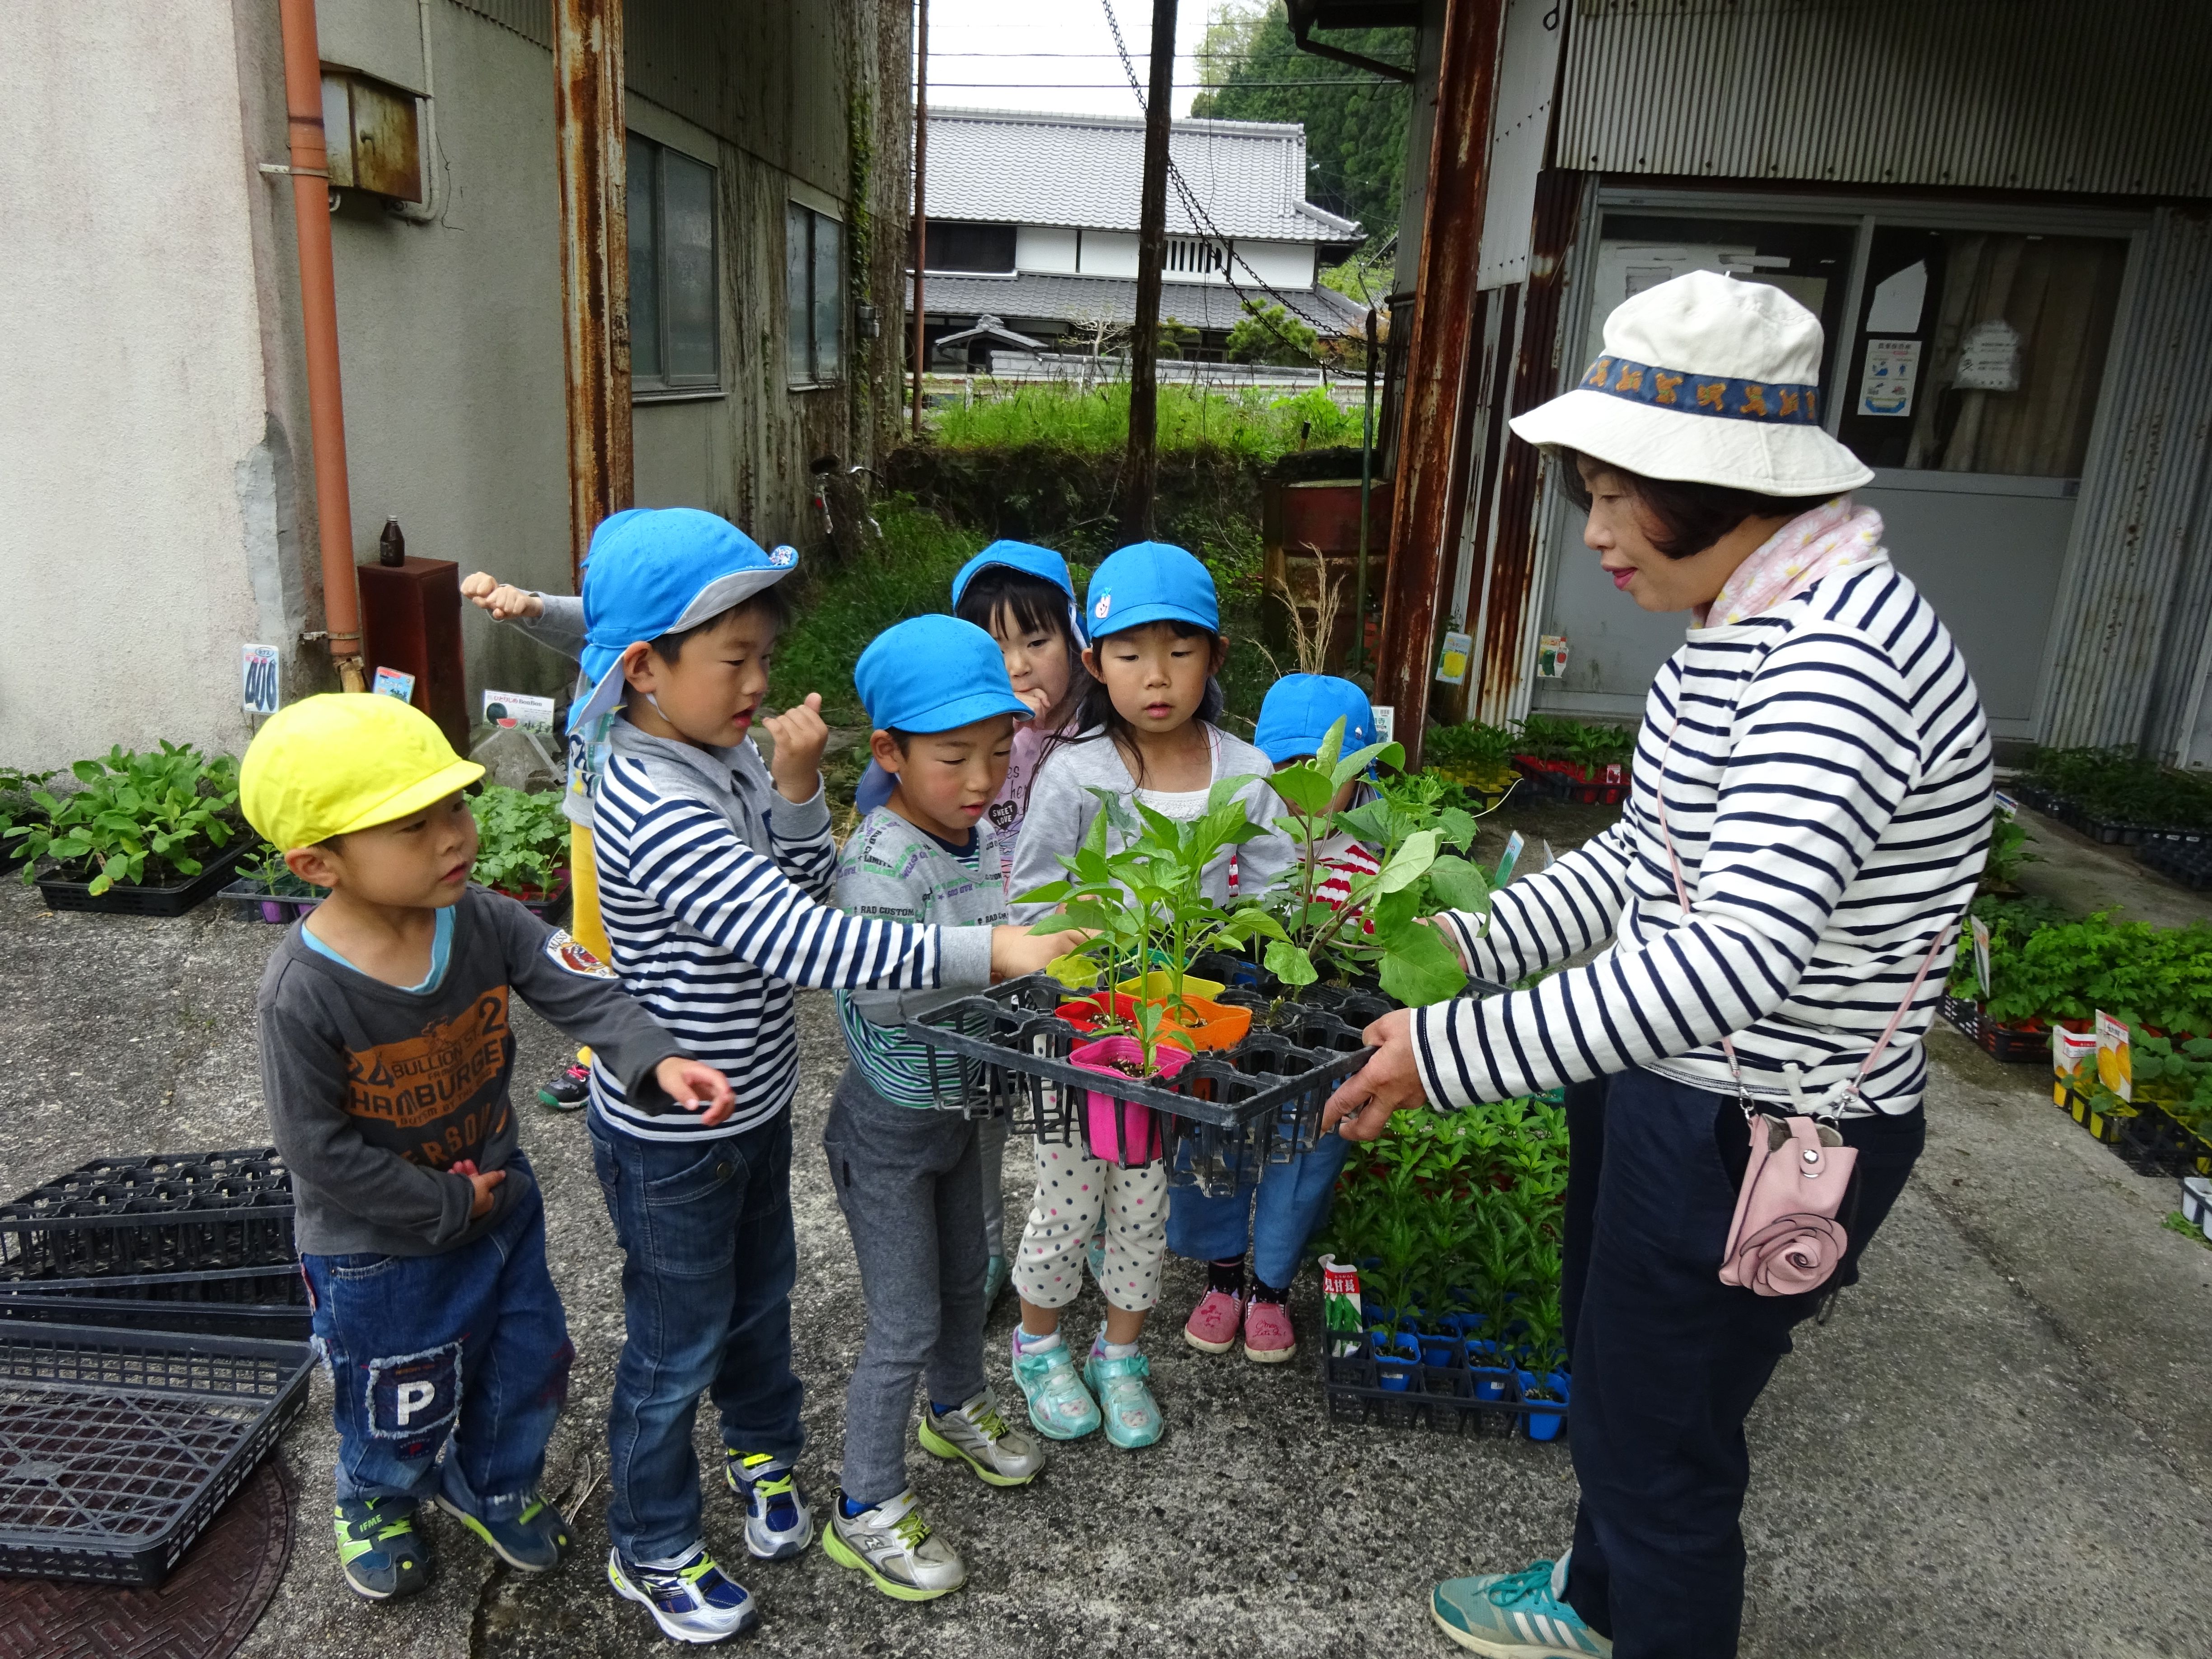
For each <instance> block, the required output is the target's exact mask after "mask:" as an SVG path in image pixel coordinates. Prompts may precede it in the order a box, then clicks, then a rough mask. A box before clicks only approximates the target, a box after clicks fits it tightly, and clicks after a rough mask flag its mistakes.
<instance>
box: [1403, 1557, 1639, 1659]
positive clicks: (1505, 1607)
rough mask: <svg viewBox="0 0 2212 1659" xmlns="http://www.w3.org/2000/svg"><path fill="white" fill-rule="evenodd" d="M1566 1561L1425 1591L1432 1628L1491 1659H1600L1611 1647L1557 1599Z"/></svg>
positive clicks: (1446, 1583) (1562, 1590)
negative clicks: (1434, 1624) (1434, 1627)
mask: <svg viewBox="0 0 2212 1659" xmlns="http://www.w3.org/2000/svg"><path fill="white" fill-rule="evenodd" d="M1566 1585H1567V1560H1566V1557H1565V1556H1561V1557H1560V1558H1559V1565H1557V1566H1554V1565H1553V1564H1552V1563H1551V1562H1549V1561H1539V1562H1537V1563H1535V1564H1534V1565H1532V1566H1528V1567H1525V1568H1523V1569H1522V1571H1519V1572H1491V1573H1485V1574H1483V1575H1482V1576H1481V1577H1477V1578H1449V1579H1446V1580H1445V1581H1444V1582H1443V1583H1441V1584H1439V1585H1437V1587H1436V1589H1433V1590H1431V1591H1430V1592H1429V1616H1430V1617H1431V1618H1432V1619H1434V1620H1436V1621H1437V1629H1438V1630H1440V1631H1442V1632H1443V1633H1444V1634H1445V1635H1447V1636H1449V1637H1450V1638H1451V1639H1452V1640H1453V1641H1455V1642H1456V1643H1458V1644H1460V1646H1462V1647H1463V1648H1466V1649H1468V1650H1469V1651H1471V1652H1474V1653H1482V1654H1488V1655H1490V1656H1492V1659H1605V1656H1607V1655H1609V1654H1611V1653H1612V1651H1613V1644H1612V1643H1611V1642H1610V1641H1608V1640H1607V1638H1604V1637H1602V1636H1600V1635H1599V1634H1598V1633H1597V1632H1595V1631H1594V1630H1592V1629H1591V1628H1590V1627H1589V1626H1588V1625H1585V1624H1584V1623H1583V1621H1582V1615H1581V1614H1579V1613H1577V1612H1576V1611H1575V1610H1574V1609H1573V1608H1572V1607H1569V1606H1568V1605H1567V1604H1566V1602H1565V1601H1563V1600H1562V1599H1561V1597H1562V1596H1563V1595H1565V1590H1566Z"/></svg>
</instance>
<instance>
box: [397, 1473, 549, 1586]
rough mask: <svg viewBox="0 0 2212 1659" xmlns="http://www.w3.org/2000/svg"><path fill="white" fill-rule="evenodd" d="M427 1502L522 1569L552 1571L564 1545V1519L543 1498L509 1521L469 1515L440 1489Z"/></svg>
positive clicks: (502, 1557)
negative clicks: (434, 1496)
mask: <svg viewBox="0 0 2212 1659" xmlns="http://www.w3.org/2000/svg"><path fill="white" fill-rule="evenodd" d="M431 1501H432V1502H433V1503H435V1504H437V1506H438V1507H439V1508H440V1509H441V1510H445V1512H446V1513H447V1514H448V1515H450V1516H453V1519H454V1520H456V1521H458V1522H460V1523H461V1524H462V1525H463V1526H465V1527H466V1528H468V1529H469V1530H470V1531H471V1532H472V1533H474V1534H476V1536H477V1541H478V1542H479V1543H481V1544H482V1545H483V1547H485V1548H486V1549H488V1550H489V1551H490V1552H491V1553H493V1554H494V1555H496V1556H497V1557H499V1559H501V1560H502V1561H504V1562H506V1563H507V1565H508V1566H510V1567H514V1568H517V1569H519V1570H520V1571H523V1572H550V1571H553V1569H554V1568H556V1567H557V1566H559V1565H561V1553H562V1551H563V1550H565V1549H567V1548H568V1518H567V1517H566V1516H563V1515H562V1513H561V1511H560V1510H556V1509H555V1508H554V1507H553V1506H552V1505H551V1504H548V1503H547V1502H545V1501H544V1499H543V1498H532V1499H531V1500H530V1502H529V1503H528V1504H526V1505H524V1506H523V1510H522V1513H521V1514H520V1515H518V1516H515V1517H514V1518H513V1520H512V1521H486V1520H484V1519H483V1518H482V1517H480V1516H474V1515H471V1514H470V1513H469V1512H468V1511H467V1510H465V1509H463V1508H462V1507H461V1506H460V1505H459V1504H456V1503H455V1502H454V1501H453V1499H452V1498H448V1497H447V1496H446V1495H445V1493H443V1492H440V1493H439V1494H438V1495H437V1497H436V1498H433V1499H432V1500H431Z"/></svg>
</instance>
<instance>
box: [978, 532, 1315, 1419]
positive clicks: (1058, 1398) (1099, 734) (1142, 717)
mask: <svg viewBox="0 0 2212 1659" xmlns="http://www.w3.org/2000/svg"><path fill="white" fill-rule="evenodd" d="M1085 600H1086V605H1085V624H1086V626H1087V627H1088V628H1089V629H1090V631H1091V645H1090V647H1089V648H1088V649H1087V650H1085V653H1084V658H1083V660H1084V666H1085V668H1086V669H1088V670H1089V671H1090V673H1091V678H1092V679H1093V680H1094V681H1095V682H1096V684H1095V685H1094V687H1093V688H1092V690H1091V692H1090V694H1089V695H1088V696H1085V698H1084V700H1083V705H1082V708H1080V710H1079V713H1078V714H1077V717H1076V722H1075V723H1076V730H1077V734H1078V735H1077V736H1076V737H1075V738H1073V739H1072V740H1069V741H1066V742H1064V743H1060V744H1056V745H1054V748H1053V749H1052V750H1051V752H1050V753H1049V754H1048V755H1047V756H1046V757H1045V759H1044V763H1043V764H1042V766H1041V767H1040V768H1039V769H1038V772H1037V775H1036V782H1035V783H1034V784H1033V785H1032V786H1031V787H1030V803H1029V814H1028V816H1027V817H1026V818H1025V819H1024V822H1023V824H1022V835H1021V841H1020V842H1019V844H1018V846H1017V847H1016V848H1015V850H1014V873H1013V891H1014V895H1015V902H1014V907H1013V913H1014V915H1015V917H1016V918H1017V919H1018V920H1022V921H1036V920H1039V919H1041V918H1042V917H1043V916H1045V915H1048V914H1049V913H1050V911H1051V909H1052V906H1051V905H1050V904H1048V903H1034V902H1033V903H1028V904H1024V903H1023V902H1022V899H1021V896H1022V895H1023V894H1024V893H1028V892H1030V891H1033V890H1036V888H1038V887H1041V886H1043V885H1044V884H1047V883H1048V882H1052V881H1054V880H1057V879H1059V878H1060V874H1061V870H1060V857H1061V855H1063V854H1072V853H1073V852H1074V851H1075V849H1076V848H1078V847H1079V846H1080V845H1081V844H1082V842H1083V839H1084V836H1085V833H1086V832H1087V831H1088V830H1089V829H1090V828H1091V822H1092V820H1093V819H1094V818H1096V817H1097V815H1098V814H1099V812H1100V811H1103V807H1102V806H1101V805H1100V800H1099V796H1098V794H1097V793H1093V792H1094V791H1103V792H1104V793H1106V794H1107V795H1109V796H1113V797H1119V798H1121V799H1135V800H1139V801H1141V802H1143V803H1144V804H1145V805H1147V806H1150V807H1152V809H1153V810H1155V811H1159V812H1163V813H1164V814H1166V815H1167V816H1168V817H1172V818H1182V819H1188V818H1194V817H1198V816H1199V815H1200V814H1201V813H1202V812H1204V811H1205V810H1206V795H1207V793H1208V791H1209V790H1210V789H1211V788H1212V786H1213V784H1214V782H1215V781H1216V780H1218V779H1223V778H1236V777H1245V778H1249V779H1250V780H1251V783H1250V785H1249V787H1246V788H1245V789H1244V790H1243V794H1242V797H1241V799H1243V805H1244V810H1245V811H1246V813H1247V814H1248V815H1249V817H1250V818H1251V819H1252V821H1253V822H1254V823H1257V824H1260V825H1262V826H1266V827H1267V833H1266V834H1264V835H1262V836H1259V837H1257V838H1255V839H1254V840H1252V841H1249V842H1245V843H1244V844H1243V846H1242V847H1241V848H1236V849H1233V855H1232V853H1225V854H1223V855H1222V856H1221V857H1220V858H1218V859H1217V860H1215V861H1214V862H1213V864H1212V865H1211V866H1208V868H1207V870H1206V872H1205V877H1204V884H1205V890H1206V894H1207V895H1208V896H1210V897H1212V898H1213V899H1215V900H1217V901H1225V900H1227V899H1229V898H1230V897H1231V896H1233V894H1234V892H1235V890H1237V887H1238V885H1239V884H1241V885H1242V886H1243V889H1244V890H1246V891H1248V892H1252V893H1258V892H1261V891H1263V890H1265V889H1266V888H1267V884H1268V883H1269V882H1271V881H1272V880H1273V878H1274V877H1275V876H1276V875H1277V874H1278V873H1279V872H1281V871H1283V870H1285V869H1287V868H1288V867H1289V866H1290V865H1291V861H1292V860H1293V859H1294V858H1295V857H1296V853H1295V850H1294V849H1293V848H1292V847H1291V842H1290V841H1289V839H1288V837H1286V836H1284V835H1283V834H1282V832H1281V831H1279V830H1278V829H1273V827H1272V826H1273V820H1274V817H1275V816H1276V814H1277V813H1278V811H1279V810H1280V803H1279V801H1278V800H1277V799H1276V798H1275V794H1274V792H1273V790H1271V789H1269V788H1268V787H1267V784H1266V781H1265V780H1266V777H1267V773H1268V771H1269V766H1268V763H1267V757H1266V756H1265V755H1263V754H1261V752H1260V751H1259V750H1257V749H1255V748H1253V747H1252V745H1251V744H1247V743H1242V742H1239V741H1238V740H1237V738H1233V737H1231V735H1230V734H1229V733H1227V732H1224V731H1223V730H1221V728H1220V727H1219V726H1216V725H1215V724H1214V723H1213V722H1214V720H1215V719H1216V717H1217V716H1218V714H1220V711H1221V688H1220V686H1219V685H1218V684H1216V682H1215V680H1214V676H1215V675H1216V674H1217V673H1218V671H1220V668H1221V665H1222V664H1223V663H1224V662H1225V660H1226V659H1227V657H1228V643H1227V641H1225V640H1224V639H1223V638H1222V635H1221V611H1220V606H1219V605H1218V602H1217V600H1216V598H1215V595H1214V589H1213V578H1212V575H1210V574H1208V573H1207V571H1206V567H1205V566H1204V565H1203V564H1201V563H1200V562H1198V560H1197V559H1195V558H1194V557H1193V556H1191V555H1190V554H1188V552H1186V551H1184V550H1182V548H1180V547H1173V546H1170V545H1168V544H1166V543H1164V542H1139V543H1138V544H1135V545H1133V546H1130V547H1125V548H1123V549H1121V550H1120V551H1119V552H1117V553H1115V554H1112V555H1110V556H1108V558H1107V559H1106V560H1105V561H1104V562H1103V563H1102V564H1100V565H1099V567H1098V569H1097V572H1096V574H1093V575H1092V577H1091V586H1090V588H1089V591H1088V592H1087V593H1086V595H1085ZM1113 833H1114V834H1115V836H1116V838H1117V839H1118V833H1119V832H1118V831H1115V832H1113ZM1036 1165H1037V1184H1036V1198H1035V1199H1034V1200H1032V1202H1031V1203H1030V1214H1029V1221H1028V1225H1026V1226H1025V1227H1024V1230H1023V1233H1022V1243H1021V1249H1020V1251H1019V1253H1018V1255H1017V1257H1016V1260H1015V1263H1014V1288H1015V1289H1016V1291H1018V1292H1019V1293H1020V1295H1021V1300H1022V1322H1021V1328H1020V1329H1019V1330H1018V1331H1017V1332H1016V1333H1015V1334H1014V1337H1013V1348H1014V1352H1013V1369H1014V1378H1015V1381H1016V1382H1018V1383H1020V1385H1021V1388H1022V1392H1023V1394H1024V1396H1026V1398H1027V1399H1028V1401H1029V1407H1030V1421H1031V1422H1032V1423H1034V1424H1035V1425H1036V1426H1037V1428H1038V1430H1039V1431H1041V1432H1042V1433H1043V1434H1045V1435H1046V1436H1048V1437H1051V1438H1054V1439H1071V1438H1073V1437H1076V1436H1078V1435H1083V1434H1088V1433H1090V1432H1091V1430H1093V1429H1095V1428H1097V1427H1098V1426H1099V1425H1100V1423H1101V1421H1102V1419H1103V1424H1104V1427H1105V1430H1106V1437H1107V1438H1108V1439H1109V1440H1110V1441H1112V1442H1113V1443H1115V1445H1117V1446H1123V1447H1138V1446H1148V1445H1150V1444H1152V1443H1153V1442H1154V1441H1156V1440H1158V1438H1159V1437H1160V1431H1161V1421H1160V1415H1159V1407H1158V1405H1157V1404H1156V1403H1155V1402H1154V1401H1153V1399H1152V1391H1151V1389H1150V1386H1149V1384H1148V1381H1147V1379H1148V1378H1149V1377H1150V1375H1151V1369H1150V1367H1149V1365H1148V1364H1147V1363H1146V1359H1145V1357H1144V1355H1143V1354H1142V1353H1140V1352H1139V1351H1138V1340H1139V1336H1140V1335H1141V1334H1142V1333H1143V1330H1144V1326H1145V1317H1146V1314H1147V1313H1148V1312H1149V1311H1150V1310H1152V1306H1153V1304H1155V1303H1156V1302H1158V1299H1159V1286H1160V1267H1161V1262H1162V1261H1163V1259H1164V1255H1165V1254H1166V1249H1167V1245H1166V1238H1165V1225H1166V1221H1165V1214H1164V1212H1165V1210H1166V1208H1167V1170H1166V1167H1165V1166H1164V1164H1159V1163H1157V1162H1155V1163H1152V1164H1146V1165H1144V1166H1142V1167H1139V1168H1125V1167H1122V1166H1121V1165H1118V1164H1113V1163H1110V1162H1109V1161H1107V1160H1105V1159H1103V1158H1092V1157H1091V1155H1090V1153H1089V1152H1088V1151H1087V1150H1086V1149H1085V1147H1083V1146H1080V1145H1070V1146H1057V1145H1053V1144H1050V1143H1048V1142H1047V1141H1044V1140H1042V1139H1040V1140H1039V1141H1037V1142H1036ZM1102 1218H1103V1220H1104V1221H1105V1223H1106V1234H1105V1241H1104V1243H1103V1248H1102V1249H1098V1250H1097V1251H1096V1252H1095V1253H1094V1254H1093V1255H1092V1261H1093V1269H1092V1270H1093V1272H1094V1273H1096V1275H1097V1279H1098V1283H1099V1287H1100V1289H1101V1290H1103V1291H1104V1292H1105V1297H1106V1304H1107V1306H1106V1322H1105V1325H1104V1327H1103V1328H1102V1329H1101V1330H1100V1332H1099V1334H1098V1335H1097V1340H1094V1341H1093V1342H1092V1344H1091V1355H1090V1358H1089V1360H1088V1361H1087V1363H1086V1364H1085V1367H1084V1375H1083V1376H1081V1377H1080V1378H1079V1377H1078V1376H1077V1375H1076V1372H1075V1369H1074V1365H1073V1361H1072V1359H1071V1358H1070V1356H1069V1354H1068V1352H1067V1350H1066V1346H1065V1345H1064V1343H1063V1342H1062V1340H1061V1338H1060V1310H1062V1309H1063V1308H1065V1307H1066V1305H1067V1304H1069V1303H1071V1302H1073V1300H1074V1299H1075V1296H1076V1293H1077V1291H1079V1289H1080V1288H1081V1284H1082V1267H1081V1263H1082V1261H1083V1257H1084V1255H1085V1247H1086V1244H1087V1243H1089V1241H1090V1240H1091V1238H1092V1237H1093V1234H1094V1232H1095V1231H1096V1230H1097V1228H1098V1226H1099V1225H1100V1223H1101V1220H1102ZM1086 1383H1087V1384H1088V1386H1089V1389H1091V1390H1095V1391H1096V1393H1097V1399H1096V1401H1094V1400H1093V1398H1092V1396H1091V1393H1090V1392H1086V1388H1085V1385H1086Z"/></svg>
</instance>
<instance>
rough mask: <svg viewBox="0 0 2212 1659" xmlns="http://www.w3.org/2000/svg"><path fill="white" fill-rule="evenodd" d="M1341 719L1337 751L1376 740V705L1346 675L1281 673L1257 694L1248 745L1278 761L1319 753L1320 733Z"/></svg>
mask: <svg viewBox="0 0 2212 1659" xmlns="http://www.w3.org/2000/svg"><path fill="white" fill-rule="evenodd" d="M1339 720H1342V721H1343V722H1344V738H1343V740H1342V742H1341V743H1340V744H1339V745H1338V748H1337V752H1338V753H1339V754H1340V755H1348V754H1350V753H1352V750H1355V749H1364V748H1366V747H1367V745H1368V744H1370V743H1372V742H1374V741H1375V709H1374V706H1373V705H1372V704H1370V702H1368V701H1367V694H1366V693H1365V692H1364V691H1362V690H1360V689H1359V688H1358V686H1356V685H1354V684H1352V682H1351V681H1350V680H1344V679H1339V678H1337V677H1336V676H1335V675H1334V674H1285V675H1284V676H1283V678H1280V679H1279V680H1277V681H1276V682H1275V683H1274V684H1273V685H1271V686H1269V687H1268V688H1267V696H1265V697H1263V698H1262V699H1261V702H1260V723H1259V725H1258V726H1256V727H1255V728H1254V730H1253V732H1252V745H1253V747H1254V748H1255V749H1257V750H1259V751H1260V752H1261V754H1263V755H1265V756H1266V757H1267V758H1268V759H1269V760H1271V761H1273V762H1274V763H1275V764H1276V765H1278V766H1280V765H1281V764H1282V763H1284V762H1285V761H1289V760H1297V759H1300V758H1302V757H1304V756H1307V755H1315V754H1318V753H1320V752H1321V745H1322V738H1326V737H1327V736H1328V729H1329V727H1331V726H1334V725H1335V724H1336V723H1337V721H1339Z"/></svg>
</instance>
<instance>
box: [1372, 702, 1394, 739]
mask: <svg viewBox="0 0 2212 1659" xmlns="http://www.w3.org/2000/svg"><path fill="white" fill-rule="evenodd" d="M1375 741H1376V742H1377V743H1395V742H1397V741H1398V710H1397V708H1395V706H1394V705H1392V704H1390V703H1387V702H1378V703H1376V705H1375Z"/></svg>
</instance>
